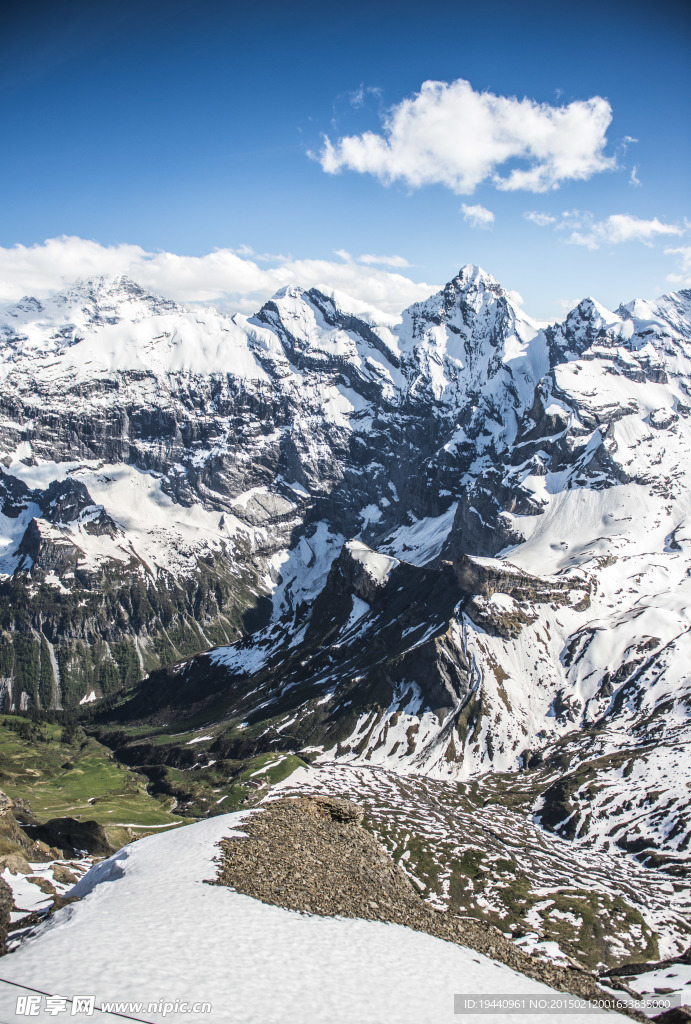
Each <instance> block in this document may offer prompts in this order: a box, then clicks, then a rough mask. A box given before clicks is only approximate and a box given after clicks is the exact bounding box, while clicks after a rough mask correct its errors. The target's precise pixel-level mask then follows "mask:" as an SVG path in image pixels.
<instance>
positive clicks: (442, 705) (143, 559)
mask: <svg viewBox="0 0 691 1024" xmlns="http://www.w3.org/2000/svg"><path fill="white" fill-rule="evenodd" d="M0 375H1V377H2V385H1V387H0V449H1V451H0V458H1V465H0V507H1V510H2V512H1V515H0V537H1V541H0V544H1V551H0V559H1V560H0V571H1V573H2V575H1V578H0V677H1V678H0V688H1V689H0V695H1V696H2V700H3V702H4V711H5V713H6V714H11V713H14V714H19V713H22V712H25V713H27V714H29V713H31V712H32V711H34V712H37V711H38V712H41V713H42V714H45V713H47V712H48V711H50V710H51V709H52V710H53V711H56V712H57V711H59V710H60V709H62V710H63V711H64V712H67V711H70V710H71V711H72V712H74V713H75V714H76V715H77V716H78V717H79V719H80V721H81V723H82V725H83V726H84V728H85V729H86V731H87V732H88V733H89V734H90V736H91V738H92V741H93V742H97V743H99V744H101V745H102V746H103V747H105V748H106V750H107V751H112V752H113V754H114V756H115V758H116V759H117V761H118V762H119V763H120V764H121V765H123V766H126V767H127V769H128V770H131V771H132V772H134V773H137V774H138V776H139V778H140V779H141V777H142V776H144V777H145V779H144V781H145V783H146V785H147V792H148V795H149V796H152V797H154V798H156V800H157V801H158V804H157V806H161V805H163V806H165V808H166V809H167V810H168V811H171V812H172V811H174V812H175V814H176V815H182V816H188V817H197V818H199V817H206V816H208V815H210V814H216V813H220V812H223V811H226V810H234V809H236V808H239V807H240V806H241V805H250V806H251V805H252V804H253V803H256V802H257V801H258V800H259V799H261V798H263V797H265V796H266V795H267V793H268V792H269V791H270V792H271V794H273V795H277V793H276V787H277V788H278V792H280V793H281V795H286V794H297V795H303V796H305V795H312V796H319V797H325V796H329V797H334V796H341V797H347V798H349V799H351V800H354V801H356V802H358V803H359V804H361V805H363V806H364V808H365V811H366V814H365V825H366V827H367V828H369V829H370V830H371V831H372V832H373V833H374V834H375V836H376V837H377V838H378V839H379V840H380V841H381V842H382V843H383V844H384V846H385V847H386V848H387V849H388V850H389V851H390V853H391V854H392V855H393V857H394V860H395V861H396V862H397V863H398V864H399V865H400V867H401V868H402V869H403V870H404V871H405V872H406V873H407V875H408V877H409V879H411V880H412V882H413V884H414V885H415V886H416V887H417V888H418V890H419V892H420V893H421V895H422V896H423V898H424V899H425V900H427V901H428V903H430V904H431V905H432V906H435V907H437V908H438V909H440V910H447V911H452V912H453V913H455V914H462V915H466V916H470V917H474V918H476V919H481V920H486V921H488V922H490V923H492V924H494V925H496V926H498V927H499V928H500V929H501V930H502V931H503V932H504V934H505V935H507V936H512V937H513V938H514V939H515V941H516V942H518V943H519V944H522V945H523V946H524V948H525V949H527V950H531V949H534V950H535V951H536V955H542V956H549V957H551V958H552V959H556V960H557V962H563V963H571V964H573V963H574V962H576V963H577V964H579V965H583V966H585V967H586V968H587V969H589V970H593V969H598V970H604V968H605V966H607V967H608V968H609V969H611V968H612V967H613V966H616V965H619V964H622V963H626V962H628V961H631V960H633V961H638V962H641V961H648V962H652V961H656V962H657V961H661V960H663V959H665V958H668V959H669V958H674V957H678V956H679V955H680V954H682V953H683V951H684V949H686V948H687V947H688V946H689V943H690V942H691V872H690V870H689V850H690V847H691V753H690V750H691V291H680V292H677V293H675V294H670V295H665V296H663V297H662V298H660V299H658V300H656V301H642V300H639V299H636V300H634V301H632V302H629V303H627V304H625V305H622V306H620V307H619V308H618V309H617V310H616V311H610V310H608V309H605V308H604V307H602V306H601V305H599V304H598V302H597V301H595V300H593V299H590V298H588V299H584V300H583V301H582V302H581V303H580V304H579V305H577V306H576V307H575V308H574V309H573V310H572V311H571V312H570V313H569V314H568V316H567V317H566V318H565V320H564V321H563V322H562V323H549V324H547V323H539V322H537V321H535V320H532V319H531V318H530V317H529V316H527V315H526V314H525V313H524V312H523V311H522V309H521V308H520V307H519V306H518V305H516V304H515V303H514V302H513V301H512V299H511V298H510V297H509V295H508V294H507V292H506V291H504V289H503V288H502V287H501V286H500V285H499V284H498V283H497V282H496V281H495V280H494V279H493V278H492V277H491V276H490V275H489V274H487V273H485V272H484V271H483V270H481V269H479V268H478V267H476V266H470V265H469V266H465V267H463V268H462V270H461V271H460V272H459V274H458V276H456V277H455V278H454V279H453V280H452V281H450V282H449V284H447V285H446V287H445V288H443V290H441V291H440V292H439V293H438V294H436V295H433V296H432V297H431V298H429V299H428V300H427V301H424V302H421V303H418V304H416V305H413V306H411V307H410V308H408V309H406V310H405V311H404V312H403V314H402V315H401V316H400V317H392V316H388V315H386V314H383V313H380V312H378V311H377V310H374V309H371V308H367V307H365V306H364V305H363V304H362V303H359V302H357V301H355V300H352V299H349V298H348V297H347V296H344V295H341V294H339V293H334V294H329V295H327V294H323V293H321V292H320V291H317V290H314V289H312V290H309V289H307V290H301V289H297V288H287V289H284V290H282V291H280V292H278V293H277V294H276V295H275V296H274V297H273V298H272V299H271V300H270V301H269V302H267V303H266V304H265V305H264V306H263V307H262V308H261V309H260V310H259V312H257V313H256V315H254V316H249V317H248V316H244V315H239V314H236V315H234V316H230V315H226V314H224V313H222V312H219V311H217V310H215V309H211V308H209V309H199V308H187V307H184V306H182V305H179V304H177V303H176V302H173V301H170V300H168V299H163V298H160V297H158V296H156V295H152V294H149V293H148V292H146V291H145V290H144V289H142V288H141V287H139V286H138V285H137V284H136V283H134V282H133V281H131V280H129V279H127V278H124V277H119V278H96V279H92V280H89V281H80V282H77V283H76V284H75V285H74V286H73V287H72V288H70V289H69V290H68V291H65V292H64V293H62V294H59V295H55V296H53V297H52V298H51V299H50V300H46V301H38V300H37V299H34V298H24V299H22V300H21V301H20V302H19V303H17V304H16V305H13V306H9V307H5V308H3V309H2V310H0ZM0 785H3V786H4V784H3V783H0ZM8 792H9V790H8ZM17 792H18V791H17ZM138 792H139V791H138ZM12 795H17V794H15V793H13V794H12ZM28 795H29V796H30V794H28ZM139 795H140V796H141V793H139ZM687 959H688V956H687ZM687 993H688V990H687ZM687 1001H688V1000H687Z"/></svg>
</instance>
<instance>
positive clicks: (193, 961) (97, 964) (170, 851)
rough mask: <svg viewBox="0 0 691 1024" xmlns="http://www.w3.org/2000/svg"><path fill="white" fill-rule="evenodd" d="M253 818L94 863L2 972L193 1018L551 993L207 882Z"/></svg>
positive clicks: (7, 1010)
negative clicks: (70, 898) (177, 1006)
mask: <svg viewBox="0 0 691 1024" xmlns="http://www.w3.org/2000/svg"><path fill="white" fill-rule="evenodd" d="M249 813H252V812H239V813H234V814H227V815H220V816H218V817H214V818H210V819H207V820H205V821H201V822H198V823H196V824H194V825H189V826H187V827H185V828H183V829H180V830H176V831H173V832H167V833H164V834H161V835H157V836H149V837H147V838H145V839H141V840H139V841H138V842H137V843H134V844H131V845H130V846H127V847H125V848H124V849H122V850H120V851H119V852H118V853H116V854H115V855H114V856H113V857H110V858H109V859H108V860H106V861H102V862H101V863H99V864H97V865H96V866H95V867H93V868H92V869H91V871H89V872H88V874H87V875H85V876H84V877H83V878H82V879H81V880H80V881H79V882H78V883H77V885H76V886H75V887H74V888H73V889H72V890H71V892H70V895H74V896H79V897H81V900H80V902H78V903H74V904H71V905H70V906H68V907H66V908H64V909H63V910H61V911H59V912H58V913H57V914H55V915H54V916H53V917H52V918H51V919H50V920H49V921H47V922H46V923H45V924H43V925H41V926H40V927H39V928H38V929H37V930H36V933H35V934H34V936H33V937H31V938H29V939H27V940H26V941H25V942H24V944H23V945H22V946H21V947H20V948H19V950H17V951H16V952H15V953H13V954H12V955H11V956H8V957H6V958H4V959H3V962H2V976H3V977H4V978H5V979H7V980H10V981H14V982H17V983H21V984H24V985H27V986H31V987H33V988H37V989H42V990H43V991H45V992H50V993H51V994H58V995H63V996H72V995H75V994H93V995H95V996H96V1004H97V1005H100V1003H101V1002H102V1001H104V1000H105V1001H109V1000H118V1001H123V1000H128V1001H129V1000H132V1001H135V1002H142V1003H146V1004H149V1003H153V1002H156V1001H157V1000H159V999H165V1000H170V1001H174V1000H176V999H179V1000H187V1001H190V1002H193V1001H208V1002H211V1004H212V1010H211V1013H203V1014H202V1013H197V1014H195V1013H185V1014H183V1013H174V1012H173V1013H169V1014H168V1015H167V1016H165V1018H164V1017H163V1015H161V1014H159V1013H155V1012H140V1013H138V1014H135V1015H136V1016H139V1017H142V1018H143V1019H147V1020H151V1021H154V1022H157V1021H159V1020H163V1019H165V1020H167V1021H181V1022H182V1021H186V1022H188V1024H195V1022H200V1024H201V1022H206V1024H209V1022H214V1024H216V1022H218V1024H274V1022H275V1024H279V1022H281V1024H282V1022H284V1021H285V1020H300V1021H303V1022H305V1024H322V1022H324V1021H330V1022H334V1024H339V1022H342V1024H354V1022H357V1024H380V1022H381V1021H395V1022H397V1024H426V1022H428V1024H439V1022H441V1021H445V1020H448V1021H449V1024H452V1022H453V1020H454V1019H455V1018H454V1014H453V996H454V993H466V994H470V993H484V994H486V995H497V994H502V993H504V994H517V993H525V994H528V993H530V994H541V995H550V994H554V993H553V990H551V989H549V988H548V987H547V986H545V985H541V984H540V983H538V982H535V981H532V980H530V979H528V978H525V977H523V976H522V975H519V974H517V973H516V972H515V971H513V970H511V969H510V968H508V967H505V966H504V965H502V964H499V963H496V962H494V961H492V960H490V959H489V958H487V957H485V956H483V955H482V954H480V953H476V952H474V951H472V950H469V949H465V948H462V947H459V946H456V945H454V944H452V943H448V942H443V941H442V940H440V939H436V938H433V937H431V936H429V935H425V934H422V933H420V932H415V931H412V930H410V929H408V928H404V927H401V926H399V925H392V924H384V923H379V922H372V921H362V920H353V919H342V918H322V917H317V916H312V915H307V914H300V913H296V912H294V911H289V910H283V909H281V908H278V907H273V906H268V905H265V904H262V903H260V902H259V901H257V900H254V899H252V898H250V897H248V896H244V895H241V894H239V893H236V892H234V891H232V890H230V889H228V888H225V887H222V886H214V885H208V884H207V883H206V881H205V879H211V878H213V877H214V876H215V873H216V865H215V863H214V858H215V856H216V855H217V854H218V850H217V845H216V844H217V843H218V842H219V841H220V840H221V839H222V838H224V837H226V836H232V837H236V838H237V841H239V842H242V838H241V837H242V831H241V830H242V825H243V821H244V820H246V818H247V816H248V814H249ZM19 991H20V990H19V989H15V988H12V989H11V988H9V987H8V986H6V985H0V1014H2V1016H3V1018H5V1019H10V1018H12V1019H13V1015H14V1012H15V1007H16V998H17V993H18V992H19ZM75 1016H76V1019H87V1018H86V1016H84V1015H79V1014H77V1015H75ZM598 1016H602V1019H603V1020H604V1019H613V1020H616V1019H622V1020H623V1019H624V1018H621V1017H620V1016H619V1015H618V1014H606V1015H598ZM598 1016H595V1017H594V1016H593V1015H592V1014H587V1015H585V1014H584V1015H581V1014H578V1015H569V1017H568V1019H569V1021H572V1022H573V1024H578V1022H581V1021H582V1022H583V1024H586V1022H587V1021H592V1020H594V1019H598ZM98 1017H99V1019H102V1020H112V1021H116V1020H117V1019H118V1018H116V1017H113V1016H111V1015H106V1014H98ZM34 1019H37V1020H42V1021H47V1020H53V1019H54V1018H53V1017H52V1016H48V1015H47V1014H46V1013H45V1012H43V1013H42V1014H40V1015H39V1016H38V1017H36V1018H34ZM92 1019H95V1018H92ZM456 1019H457V1018H456ZM511 1019H512V1021H513V1024H533V1021H534V1018H533V1017H532V1016H530V1015H528V1014H516V1015H512V1018H511ZM553 1019H556V1018H553ZM483 1020H486V1021H487V1022H488V1024H499V1021H500V1020H501V1018H500V1017H499V1016H496V1017H495V1016H493V1015H490V1016H484V1017H483Z"/></svg>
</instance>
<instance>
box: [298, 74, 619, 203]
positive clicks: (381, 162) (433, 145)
mask: <svg viewBox="0 0 691 1024" xmlns="http://www.w3.org/2000/svg"><path fill="white" fill-rule="evenodd" d="M611 120H612V108H611V107H610V105H609V103H608V102H607V100H605V99H603V98H602V97H600V96H594V97H592V98H591V99H588V100H575V101H574V102H572V103H569V104H568V105H567V106H561V107H554V106H550V105H549V104H547V103H536V102H535V101H534V100H530V99H527V98H526V99H522V100H519V99H517V98H516V97H514V96H496V95H495V94H494V93H491V92H475V90H474V89H473V87H472V86H471V85H470V83H469V82H466V81H465V80H464V79H462V78H459V79H457V80H456V81H455V82H450V83H449V82H423V84H422V86H421V88H420V92H419V93H417V94H416V95H415V96H414V97H413V98H412V99H405V100H403V101H402V102H401V103H399V104H398V105H396V106H394V107H393V108H392V109H391V110H390V111H389V114H388V117H387V119H386V120H385V122H384V125H383V130H382V133H381V134H377V133H376V132H372V131H367V132H364V133H363V134H362V135H349V136H345V137H344V138H341V139H338V140H337V141H336V142H332V141H331V140H330V139H329V138H328V137H327V136H325V137H324V146H323V149H322V151H321V153H320V154H319V156H318V159H319V161H320V163H321V166H322V168H323V170H324V171H326V172H327V173H328V174H336V173H337V172H339V171H341V170H343V169H344V168H346V169H349V170H353V171H358V172H360V173H361V174H373V175H375V177H377V178H379V179H380V180H381V181H383V182H386V183H389V182H392V181H404V182H405V183H406V184H407V185H409V186H411V187H412V188H419V187H421V186H422V185H430V184H435V183H438V184H442V185H446V187H447V188H450V189H451V190H452V191H453V192H456V193H460V194H470V193H472V192H473V191H474V190H475V188H476V187H477V186H478V185H479V184H480V182H482V181H485V180H491V181H493V182H494V184H495V185H496V187H497V188H499V189H502V190H509V191H513V190H515V189H526V190H528V191H530V192H546V191H547V190H548V189H552V188H557V187H558V186H559V184H560V183H561V182H563V181H568V180H571V179H578V180H584V179H587V178H590V177H592V175H593V174H595V173H597V172H598V171H604V170H608V169H610V168H612V167H614V166H615V159H614V157H607V156H605V154H604V147H605V143H606V141H607V139H606V133H607V129H608V127H609V124H610V122H611ZM514 160H521V161H525V162H526V164H527V166H526V167H513V168H512V169H510V170H509V173H508V175H507V176H506V177H503V178H502V177H500V176H499V175H498V174H497V170H498V168H500V167H502V166H503V165H505V164H506V163H507V161H514Z"/></svg>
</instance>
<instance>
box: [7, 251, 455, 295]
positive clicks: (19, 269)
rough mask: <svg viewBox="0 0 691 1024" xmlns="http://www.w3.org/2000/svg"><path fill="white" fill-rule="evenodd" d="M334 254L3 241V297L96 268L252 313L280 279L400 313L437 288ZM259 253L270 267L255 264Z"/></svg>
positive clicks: (45, 289)
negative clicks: (195, 252) (199, 252)
mask: <svg viewBox="0 0 691 1024" xmlns="http://www.w3.org/2000/svg"><path fill="white" fill-rule="evenodd" d="M337 255H339V256H340V260H328V259H323V260H319V259H305V260H299V259H293V258H292V257H285V256H269V255H265V256H256V255H255V254H254V253H252V252H251V250H248V249H247V248H246V247H243V249H241V250H233V249H216V250H214V251H213V252H210V253H207V254H206V255H205V256H180V255H178V254H176V253H171V252H147V251H146V250H145V249H142V248H141V247H140V246H138V245H128V244H120V245H108V246H106V245H101V244H100V243H98V242H93V241H89V240H87V239H83V238H77V237H73V236H72V237H70V236H63V237H62V238H50V239H48V240H47V241H45V242H43V243H40V244H36V245H31V246H24V245H15V246H12V247H10V248H2V247H0V302H15V301H17V300H18V299H20V298H21V297H22V296H23V295H34V296H36V297H37V298H44V297H46V296H47V295H49V294H50V293H51V292H54V291H58V290H60V289H61V288H64V287H66V286H67V285H70V284H71V283H72V282H73V281H75V280H76V279H77V278H80V277H81V278H86V277H93V276H97V275H100V274H127V275H128V276H129V277H131V278H133V279H134V280H135V281H137V282H138V283H139V284H141V285H142V286H144V287H146V288H150V289H151V290H152V291H155V292H157V293H159V294H161V295H165V296H168V297H170V298H174V299H177V300H178V301H180V302H189V303H215V304H217V305H220V306H223V307H224V308H226V309H230V310H232V311H236V310H237V311H240V312H247V313H252V312H255V311H256V310H257V309H258V308H259V306H260V305H261V304H262V303H263V302H265V301H266V299H268V298H270V297H271V295H273V294H274V292H276V291H277V290H278V289H279V288H281V287H283V286H284V285H298V286H305V287H317V288H321V289H323V290H325V291H333V290H334V289H336V290H338V291H341V292H345V293H346V294H348V295H351V296H352V297H353V298H355V299H357V300H358V301H359V302H361V303H363V304H365V305H366V306H374V307H376V308H378V309H382V310H384V311H385V312H388V313H398V312H400V311H401V310H402V309H404V308H405V307H406V306H408V305H410V304H411V303H413V302H418V301H419V300H421V299H424V298H427V297H428V296H429V295H430V294H431V293H432V292H433V291H434V290H435V288H436V286H435V285H429V284H425V283H423V282H420V283H418V282H415V281H413V280H411V279H410V278H409V277H406V276H404V275H403V274H400V273H393V272H391V271H387V270H382V269H379V268H378V267H375V266H371V265H368V264H367V263H366V262H365V261H364V260H363V258H362V257H361V259H360V262H357V261H355V260H354V259H352V257H351V256H350V255H349V254H348V253H346V252H340V253H338V254H337ZM252 257H254V258H252ZM259 259H260V260H262V262H267V261H268V262H272V263H273V264H274V265H273V266H261V267H260V266H259V265H258V263H257V262H256V261H257V260H259ZM378 259H383V258H378ZM390 259H393V260H395V261H398V260H402V257H389V258H387V260H390ZM372 262H374V260H373V259H372ZM388 265H389V266H404V265H406V264H405V261H403V262H402V263H399V262H394V263H390V262H389V263H388Z"/></svg>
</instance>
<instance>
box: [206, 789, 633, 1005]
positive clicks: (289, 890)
mask: <svg viewBox="0 0 691 1024" xmlns="http://www.w3.org/2000/svg"><path fill="white" fill-rule="evenodd" d="M363 818H364V811H363V810H362V808H360V807H358V806H357V805H356V804H354V803H351V802H350V801H347V800H339V799H336V798H330V797H289V798H281V799H277V800H271V801H270V802H268V803H267V804H265V805H264V806H262V807H261V808H258V809H257V810H256V811H255V812H254V813H253V814H252V815H251V816H250V817H249V818H248V819H247V821H246V822H245V823H244V824H243V825H242V829H243V832H244V833H245V834H246V838H244V839H225V840H223V841H222V842H221V844H220V846H221V857H220V858H219V872H218V876H217V878H216V879H214V880H213V882H212V884H215V885H227V886H229V887H230V888H232V889H235V890H236V891H237V892H241V893H243V894H245V895H247V896H252V897H254V898H255V899H258V900H261V902H262V903H270V904H273V905H274V906H278V907H284V908H286V909H288V910H296V911H300V912H302V913H308V914H319V915H321V916H325V917H332V916H339V917H357V918H365V919H367V920H371V921H386V922H391V923H393V924H399V925H404V926H406V927H408V928H412V929H414V930H415V931H422V932H427V933H428V934H429V935H434V936H436V937H437V938H440V939H445V940H446V941H447V942H456V943H458V944H459V945H462V946H466V947H469V948H470V949H474V950H476V951H477V952H479V953H484V954H485V955H486V956H488V957H491V958H492V959H494V960H498V961H500V962H501V963H504V964H506V965H507V966H509V967H512V968H513V969H514V970H516V971H519V972H520V973H521V974H524V975H526V976H528V977H530V978H534V979H535V980H536V981H540V982H543V983H544V984H546V985H550V986H552V987H553V988H555V989H557V990H559V991H561V992H570V993H572V994H573V995H578V996H581V997H582V998H585V999H594V998H596V997H600V998H601V997H603V996H605V995H606V993H604V992H603V990H602V989H601V988H599V986H598V984H597V982H596V980H595V978H594V977H593V976H592V975H591V974H589V973H588V972H587V971H585V970H580V969H576V968H573V969H571V968H563V967H557V966H554V965H552V964H549V963H545V962H543V961H540V960H537V959H536V958H534V957H531V956H529V955H528V954H527V953H524V952H523V950H521V949H519V948H518V947H517V946H515V945H514V944H513V943H512V942H510V941H509V940H508V939H506V938H504V936H503V935H502V934H501V932H499V931H498V930H497V929H496V928H493V927H492V926H491V925H488V924H484V923H483V922H482V921H478V920H475V919H470V918H464V917H456V916H454V915H451V914H447V913H443V912H440V911H436V910H434V909H433V908H432V907H430V906H429V905H427V904H426V903H424V902H423V900H422V899H421V898H420V896H419V895H418V894H417V893H416V892H415V890H414V889H413V887H412V885H411V883H410V881H409V880H408V878H407V877H406V876H405V874H404V873H403V871H402V870H401V868H399V867H398V866H397V865H396V864H395V863H394V862H393V860H392V859H391V857H390V856H389V855H388V853H387V852H386V851H385V850H384V849H383V847H381V846H380V845H379V843H378V842H377V840H376V839H375V838H374V836H372V835H371V834H370V833H369V832H368V831H367V830H366V828H364V827H363V824H362V822H363ZM210 881H211V880H210ZM621 1012H622V1013H626V1014H627V1015H628V1016H630V1017H633V1018H634V1019H636V1020H642V1021H644V1020H648V1019H649V1018H647V1017H644V1016H642V1015H641V1014H637V1013H635V1012H633V1011H627V1010H626V1009H625V1008H624V1007H622V1010H621Z"/></svg>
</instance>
